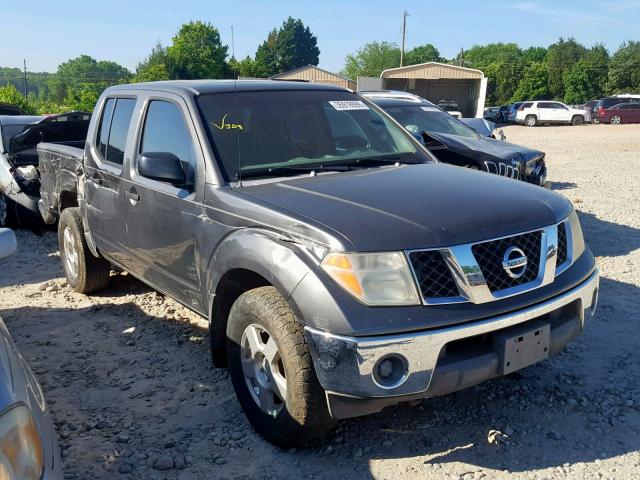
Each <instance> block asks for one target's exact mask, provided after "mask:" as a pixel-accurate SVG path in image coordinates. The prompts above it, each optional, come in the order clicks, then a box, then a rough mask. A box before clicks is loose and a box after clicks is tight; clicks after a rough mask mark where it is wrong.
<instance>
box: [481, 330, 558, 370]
mask: <svg viewBox="0 0 640 480" xmlns="http://www.w3.org/2000/svg"><path fill="white" fill-rule="evenodd" d="M550 334H551V327H550V325H549V324H548V323H545V322H541V321H538V322H532V323H531V322H529V323H527V324H526V325H519V326H515V327H512V328H508V329H506V330H503V331H501V332H498V333H496V334H494V335H493V348H495V350H496V351H497V352H498V354H499V355H500V366H499V367H498V369H499V372H498V373H499V374H500V375H508V374H509V373H511V372H515V371H516V370H520V369H521V368H524V367H528V366H529V365H533V364H534V363H537V362H539V361H540V360H544V359H545V358H547V357H548V356H549V337H550Z"/></svg>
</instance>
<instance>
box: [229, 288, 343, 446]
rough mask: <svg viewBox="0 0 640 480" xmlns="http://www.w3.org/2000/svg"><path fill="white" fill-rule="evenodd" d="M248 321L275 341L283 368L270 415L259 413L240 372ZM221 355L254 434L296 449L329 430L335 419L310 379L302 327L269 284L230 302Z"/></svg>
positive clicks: (312, 374) (311, 370)
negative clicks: (281, 397)
mask: <svg viewBox="0 0 640 480" xmlns="http://www.w3.org/2000/svg"><path fill="white" fill-rule="evenodd" d="M250 325H257V326H260V327H262V328H264V329H265V330H266V332H267V333H268V334H269V335H270V336H271V337H272V338H273V340H275V343H276V346H277V347H278V353H279V356H280V360H281V365H282V367H283V369H284V375H283V376H284V377H285V379H286V388H287V391H286V402H285V403H284V404H283V405H282V406H281V407H280V408H281V409H280V410H279V411H278V412H277V413H274V414H268V413H266V412H265V411H263V409H262V408H261V407H260V406H259V405H258V403H257V401H256V400H254V396H253V395H252V393H250V391H249V386H248V383H247V382H248V380H247V379H246V378H245V374H244V372H243V368H242V358H243V357H242V355H243V349H242V347H241V343H242V341H243V333H244V332H245V329H247V328H251V327H250ZM271 337H269V338H270V339H271ZM245 352H246V350H245ZM281 352H282V353H281ZM227 356H228V360H229V372H230V375H231V381H232V383H233V387H234V389H235V392H236V396H237V397H238V400H239V402H240V405H241V406H242V409H243V410H244V413H245V415H246V416H247V418H248V419H249V422H250V423H251V425H252V426H253V428H254V429H255V430H256V432H258V433H259V434H260V435H262V436H263V437H264V438H265V439H267V440H268V441H269V442H271V443H273V444H274V445H277V446H279V447H282V448H290V447H301V446H304V445H305V444H307V443H308V442H309V441H310V440H313V439H317V438H321V437H323V436H324V435H326V434H327V433H328V432H329V431H330V430H331V429H332V428H333V426H334V424H335V420H334V419H332V418H331V416H330V415H329V410H328V408H327V402H326V398H325V395H324V390H323V389H322V387H321V386H320V383H319V382H318V379H317V377H316V373H315V370H314V367H313V361H312V360H311V354H310V353H309V346H308V344H307V342H306V340H305V337H304V334H303V326H302V324H300V322H298V321H297V320H296V318H295V316H294V314H293V311H292V310H291V307H290V306H289V304H288V303H287V302H286V301H285V299H284V298H282V296H281V295H280V294H279V293H278V291H277V290H276V289H275V288H274V287H270V286H269V287H260V288H256V289H253V290H249V291H248V292H245V293H243V294H242V295H240V297H238V299H237V300H236V302H235V303H234V304H233V306H232V307H231V312H230V313H229V320H228V323H227ZM254 395H255V394H254Z"/></svg>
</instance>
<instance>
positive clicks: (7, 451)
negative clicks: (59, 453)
mask: <svg viewBox="0 0 640 480" xmlns="http://www.w3.org/2000/svg"><path fill="white" fill-rule="evenodd" d="M43 468H44V452H43V448H42V441H41V440H40V435H39V434H38V429H37V428H36V424H35V422H34V421H33V418H32V417H31V413H30V412H29V410H28V409H27V407H25V406H24V405H18V406H16V407H12V408H11V409H9V410H7V411H5V412H4V413H3V414H2V415H0V479H2V480H39V479H40V477H41V476H42V470H43Z"/></svg>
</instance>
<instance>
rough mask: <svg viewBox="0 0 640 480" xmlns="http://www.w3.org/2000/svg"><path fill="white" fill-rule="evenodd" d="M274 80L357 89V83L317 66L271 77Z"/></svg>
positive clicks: (305, 67)
mask: <svg viewBox="0 0 640 480" xmlns="http://www.w3.org/2000/svg"><path fill="white" fill-rule="evenodd" d="M270 78H271V79H273V80H303V81H306V82H311V83H325V84H328V85H337V86H340V87H347V88H351V89H352V90H353V89H355V85H356V84H355V82H354V81H353V80H350V79H348V78H347V77H343V76H342V75H339V74H337V73H333V72H329V71H327V70H323V69H322V68H320V67H316V66H315V65H305V66H304V67H299V68H295V69H293V70H289V71H288V72H284V73H280V74H278V75H274V76H272V77H270Z"/></svg>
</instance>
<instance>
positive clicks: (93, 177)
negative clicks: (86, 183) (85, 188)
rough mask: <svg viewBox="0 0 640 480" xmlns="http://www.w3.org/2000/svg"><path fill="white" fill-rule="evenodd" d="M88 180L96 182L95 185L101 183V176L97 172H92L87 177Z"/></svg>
mask: <svg viewBox="0 0 640 480" xmlns="http://www.w3.org/2000/svg"><path fill="white" fill-rule="evenodd" d="M89 180H91V181H92V182H93V183H95V184H97V185H102V182H103V181H102V177H101V176H100V175H98V174H97V173H94V174H93V175H91V176H90V177H89Z"/></svg>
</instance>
